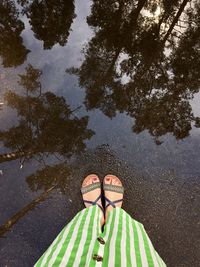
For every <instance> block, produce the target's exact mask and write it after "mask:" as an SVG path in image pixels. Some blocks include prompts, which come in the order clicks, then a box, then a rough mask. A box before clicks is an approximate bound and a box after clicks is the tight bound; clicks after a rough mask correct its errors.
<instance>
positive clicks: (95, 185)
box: [81, 181, 104, 214]
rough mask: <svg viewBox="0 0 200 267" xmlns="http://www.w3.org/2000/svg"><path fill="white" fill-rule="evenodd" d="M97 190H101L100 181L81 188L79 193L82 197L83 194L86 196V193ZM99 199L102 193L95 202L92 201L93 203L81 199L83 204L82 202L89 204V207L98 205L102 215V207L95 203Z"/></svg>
mask: <svg viewBox="0 0 200 267" xmlns="http://www.w3.org/2000/svg"><path fill="white" fill-rule="evenodd" d="M97 188H100V189H101V183H100V181H99V182H95V183H92V184H89V185H87V186H84V187H82V188H81V193H82V195H84V194H86V193H88V192H90V191H93V190H95V189H97ZM101 197H102V193H100V194H99V196H98V197H97V198H96V200H94V201H91V200H87V199H84V198H83V202H84V203H88V204H91V205H93V206H94V205H98V206H99V208H100V209H101V210H102V212H103V214H104V209H103V207H102V206H101V205H100V204H99V203H97V202H98V201H99V200H100V199H101Z"/></svg>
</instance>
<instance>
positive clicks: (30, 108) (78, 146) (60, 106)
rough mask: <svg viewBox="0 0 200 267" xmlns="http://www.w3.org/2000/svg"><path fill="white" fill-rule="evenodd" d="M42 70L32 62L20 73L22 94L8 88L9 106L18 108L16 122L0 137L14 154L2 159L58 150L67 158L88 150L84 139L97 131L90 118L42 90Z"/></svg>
mask: <svg viewBox="0 0 200 267" xmlns="http://www.w3.org/2000/svg"><path fill="white" fill-rule="evenodd" d="M40 75H41V71H40V70H38V69H34V68H33V67H32V66H31V65H29V66H28V67H27V68H26V74H24V75H20V80H19V84H20V85H22V86H23V94H22V95H19V94H17V93H15V92H13V91H8V92H7V93H6V95H5V99H6V101H7V105H8V106H9V107H11V108H13V109H15V110H16V112H17V115H18V123H17V125H15V126H13V127H11V128H10V129H8V130H6V131H1V132H0V140H1V141H3V143H4V145H5V146H6V147H8V148H10V149H11V150H12V151H14V152H13V153H9V154H8V155H1V156H0V162H3V161H6V160H12V159H16V158H18V157H22V156H23V157H31V156H33V155H40V154H44V153H46V154H47V155H48V154H53V153H58V154H59V155H62V156H64V157H70V156H72V155H73V154H76V153H80V152H82V151H83V150H84V149H85V143H84V141H85V140H87V139H90V138H91V137H92V136H93V134H94V132H93V131H92V130H89V129H87V125H88V117H87V116H85V117H82V118H78V117H76V116H75V115H74V114H73V111H71V110H70V107H69V105H67V103H66V101H65V99H64V98H63V97H59V96H56V95H55V94H54V93H52V92H48V91H47V92H45V93H42V92H41V84H40V82H39V78H40Z"/></svg>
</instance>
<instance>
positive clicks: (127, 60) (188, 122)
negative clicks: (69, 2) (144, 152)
mask: <svg viewBox="0 0 200 267" xmlns="http://www.w3.org/2000/svg"><path fill="white" fill-rule="evenodd" d="M188 2H189V1H187V0H183V1H179V0H175V1H172V2H170V4H169V2H168V1H165V0H163V1H160V2H159V3H158V2H157V1H154V0H152V1H145V0H139V1H136V2H135V1H128V0H127V1H113V4H110V2H109V3H108V2H107V1H101V2H100V1H96V0H94V1H93V6H92V13H91V15H90V16H89V17H88V19H87V20H88V24H89V25H90V26H91V27H93V28H94V30H95V36H94V37H93V38H92V39H91V41H90V42H89V43H88V45H87V46H86V47H85V49H84V54H85V60H84V62H83V63H82V65H81V67H80V68H79V69H74V68H71V69H68V70H67V72H69V73H73V74H76V75H78V77H79V83H80V86H82V87H84V88H85V90H86V98H85V104H86V107H87V108H88V109H93V108H98V109H100V110H102V112H103V113H104V114H105V115H107V116H109V117H110V118H112V117H113V116H115V115H116V112H117V111H119V112H126V113H127V114H128V115H130V116H131V117H133V118H134V119H135V122H134V126H133V131H134V132H136V133H140V132H141V131H143V130H145V129H146V130H148V131H149V133H150V134H151V135H153V136H154V137H155V140H156V143H157V144H160V142H159V140H158V138H159V137H160V136H162V135H165V134H166V133H171V134H173V135H174V136H175V137H176V138H177V139H182V138H185V137H187V136H188V135H189V133H190V130H191V128H192V124H193V122H197V121H198V120H199V119H198V118H196V117H195V116H194V114H193V112H192V108H191V105H190V100H191V99H192V98H193V96H194V93H197V92H198V91H199V88H200V72H199V70H198V66H199V61H200V20H199V17H200V4H199V3H198V1H192V4H191V5H188ZM189 48H190V49H189ZM196 126H198V123H196Z"/></svg>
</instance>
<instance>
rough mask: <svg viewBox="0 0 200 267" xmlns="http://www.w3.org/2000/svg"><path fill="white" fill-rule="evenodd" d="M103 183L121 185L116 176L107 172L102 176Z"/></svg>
mask: <svg viewBox="0 0 200 267" xmlns="http://www.w3.org/2000/svg"><path fill="white" fill-rule="evenodd" d="M104 183H105V184H112V185H118V186H122V182H121V181H120V179H119V178H118V177H117V176H115V175H112V174H108V175H106V176H105V177H104Z"/></svg>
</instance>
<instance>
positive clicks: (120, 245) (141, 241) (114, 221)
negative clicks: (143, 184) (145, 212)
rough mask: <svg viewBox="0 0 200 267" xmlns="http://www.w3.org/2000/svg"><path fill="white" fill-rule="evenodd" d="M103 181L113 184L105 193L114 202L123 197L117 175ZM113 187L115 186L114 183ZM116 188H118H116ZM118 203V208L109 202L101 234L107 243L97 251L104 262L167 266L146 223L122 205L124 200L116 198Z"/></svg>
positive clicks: (123, 266)
mask: <svg viewBox="0 0 200 267" xmlns="http://www.w3.org/2000/svg"><path fill="white" fill-rule="evenodd" d="M104 184H109V185H113V186H114V187H113V191H109V190H105V197H106V198H107V199H108V200H110V201H111V202H115V201H117V200H118V199H122V198H123V193H119V191H120V190H118V187H120V186H122V183H121V181H120V180H119V178H118V177H116V176H113V175H107V176H106V177H105V178H104ZM115 187H116V188H115ZM107 188H109V186H108V187H107ZM110 189H111V190H112V187H110ZM115 189H116V191H118V192H114V190H115ZM108 203H109V201H108ZM115 206H116V208H114V207H113V206H112V205H109V206H108V207H107V209H106V224H105V230H104V233H103V234H102V238H103V239H104V241H105V246H104V248H103V249H102V248H101V247H100V248H99V251H98V254H99V255H102V257H103V266H109V267H118V266H121V267H132V266H136V267H164V266H166V265H165V263H164V262H163V261H162V259H161V258H160V256H159V255H158V253H157V252H156V251H155V249H154V247H153V245H152V243H151V241H150V239H149V237H148V235H147V233H146V231H145V229H144V227H143V225H142V224H140V223H139V222H137V221H136V220H133V219H132V218H131V216H130V215H129V214H128V213H126V212H125V211H124V210H123V209H121V206H122V202H117V203H116V204H115ZM96 266H98V265H96Z"/></svg>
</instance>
